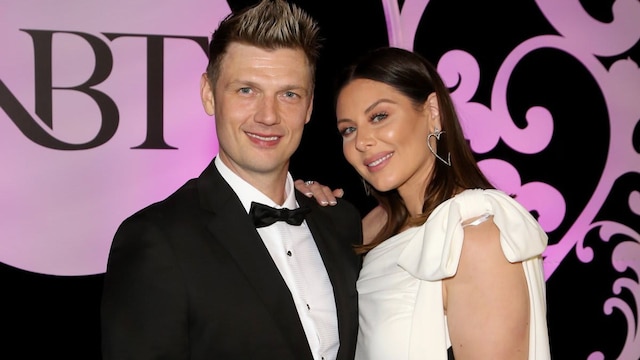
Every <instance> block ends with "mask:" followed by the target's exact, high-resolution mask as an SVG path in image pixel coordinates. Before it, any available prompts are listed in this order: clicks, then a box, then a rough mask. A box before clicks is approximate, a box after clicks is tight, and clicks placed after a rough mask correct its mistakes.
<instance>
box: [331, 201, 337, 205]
mask: <svg viewBox="0 0 640 360" xmlns="http://www.w3.org/2000/svg"><path fill="white" fill-rule="evenodd" d="M337 203H338V202H337V201H335V200H331V201H329V204H331V205H335V204H337Z"/></svg>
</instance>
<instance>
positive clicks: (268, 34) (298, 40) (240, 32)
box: [207, 0, 321, 84]
mask: <svg viewBox="0 0 640 360" xmlns="http://www.w3.org/2000/svg"><path fill="white" fill-rule="evenodd" d="M234 42H237V43H242V44H247V45H251V46H256V47H259V48H263V49H272V50H275V49H283V48H285V49H300V50H302V51H304V53H305V55H306V57H307V62H308V64H309V68H310V70H311V80H312V82H314V78H315V68H316V63H317V60H318V56H319V52H320V47H321V45H320V35H319V28H318V24H317V22H316V21H315V20H314V19H313V18H312V17H311V16H310V15H309V14H307V13H306V12H305V11H303V10H302V9H300V8H299V7H298V6H296V5H294V4H289V3H287V2H286V1H285V0H261V1H260V2H259V3H258V4H256V5H254V6H250V7H248V8H245V9H243V10H241V11H239V12H232V13H231V14H229V15H228V16H227V17H226V18H225V19H224V20H222V21H221V22H220V25H219V26H218V29H216V31H215V32H214V33H213V35H212V36H211V42H210V43H209V64H208V65H207V76H208V78H209V81H211V84H215V82H216V81H217V79H218V75H219V72H220V64H221V62H222V59H223V57H224V55H225V54H226V51H227V48H228V47H229V44H231V43H234Z"/></svg>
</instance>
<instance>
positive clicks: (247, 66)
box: [202, 43, 313, 186]
mask: <svg viewBox="0 0 640 360" xmlns="http://www.w3.org/2000/svg"><path fill="white" fill-rule="evenodd" d="M211 86H212V87H213V89H211V88H210V87H211ZM202 96H203V103H204V105H205V109H206V110H207V112H210V110H211V111H213V115H215V117H216V131H217V135H218V142H219V145H220V153H219V156H220V158H221V160H222V161H224V163H225V164H226V165H227V166H229V167H230V168H231V169H232V170H233V171H234V172H235V173H236V174H238V175H240V176H241V177H242V178H243V179H245V180H247V181H248V182H249V183H252V184H254V186H255V183H254V182H255V181H262V180H264V179H272V177H271V176H272V175H275V176H282V175H284V174H286V172H287V170H288V164H289V158H290V157H291V155H292V154H293V152H294V151H295V150H296V148H297V147H298V145H299V143H300V139H301V137H302V130H303V129H304V125H305V124H306V123H307V122H308V121H309V119H310V116H311V109H312V103H313V82H312V75H311V71H310V68H309V65H308V63H307V59H306V56H305V54H304V52H303V51H302V50H293V49H277V50H265V49H262V48H258V47H255V46H250V45H245V44H241V43H232V44H230V45H229V47H228V49H227V53H226V54H225V55H224V58H223V60H222V62H221V66H220V73H219V77H218V80H217V81H216V83H215V84H208V82H206V84H203V91H202Z"/></svg>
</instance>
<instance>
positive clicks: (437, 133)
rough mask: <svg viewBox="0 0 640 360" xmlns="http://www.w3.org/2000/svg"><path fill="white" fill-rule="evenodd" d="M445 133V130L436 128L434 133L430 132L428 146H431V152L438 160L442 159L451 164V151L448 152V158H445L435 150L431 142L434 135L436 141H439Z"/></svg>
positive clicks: (448, 164) (446, 163)
mask: <svg viewBox="0 0 640 360" xmlns="http://www.w3.org/2000/svg"><path fill="white" fill-rule="evenodd" d="M444 133H445V131H443V130H440V129H438V128H435V129H434V130H433V132H432V133H429V135H427V146H428V147H429V150H430V151H431V153H432V154H433V155H434V156H435V157H437V158H438V160H440V161H442V162H443V163H445V165H447V166H451V153H447V160H445V159H443V158H442V157H440V155H438V154H437V153H436V152H435V151H434V150H433V148H432V147H431V143H429V139H431V137H432V136H433V137H435V138H436V142H438V141H439V140H440V135H442V134H444Z"/></svg>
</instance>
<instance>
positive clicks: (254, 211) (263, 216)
mask: <svg viewBox="0 0 640 360" xmlns="http://www.w3.org/2000/svg"><path fill="white" fill-rule="evenodd" d="M309 211H311V209H309V208H307V207H301V208H297V209H294V210H290V209H284V208H283V209H276V208H272V207H271V206H267V205H264V204H260V203H257V202H252V203H251V210H249V214H250V215H251V217H252V218H253V224H254V225H255V226H256V228H260V227H264V226H269V225H271V224H273V223H274V222H276V221H286V222H287V224H291V225H296V226H298V225H300V224H302V222H303V221H304V217H305V215H306V214H307V213H309Z"/></svg>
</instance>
